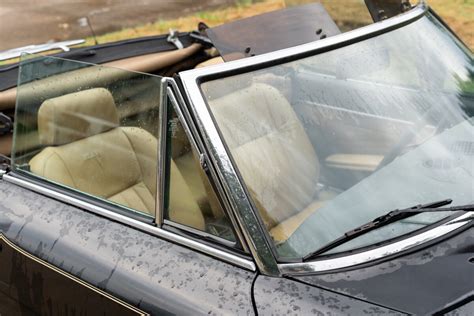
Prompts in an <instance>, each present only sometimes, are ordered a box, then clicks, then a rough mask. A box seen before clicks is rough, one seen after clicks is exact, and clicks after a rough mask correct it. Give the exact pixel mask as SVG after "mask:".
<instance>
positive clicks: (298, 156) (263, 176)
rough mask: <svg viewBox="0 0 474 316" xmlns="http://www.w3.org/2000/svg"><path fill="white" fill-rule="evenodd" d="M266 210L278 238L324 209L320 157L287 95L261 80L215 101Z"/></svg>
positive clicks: (245, 176)
mask: <svg viewBox="0 0 474 316" xmlns="http://www.w3.org/2000/svg"><path fill="white" fill-rule="evenodd" d="M210 105H211V110H212V113H213V114H214V116H215V118H216V120H217V122H218V124H219V127H220V129H221V132H222V133H223V135H224V138H225V139H226V141H227V145H228V146H229V147H230V150H231V153H232V156H233V158H234V159H235V161H236V163H237V165H238V167H239V170H240V172H241V174H242V176H243V179H244V181H245V183H246V185H247V187H248V188H249V190H250V192H251V194H252V196H253V198H254V200H255V202H256V204H257V207H258V208H259V211H260V214H261V215H262V218H263V220H264V222H265V224H266V226H267V228H268V229H269V230H270V234H271V235H272V237H273V238H274V239H275V240H276V241H277V242H280V241H284V240H286V239H287V238H288V237H289V236H290V235H291V234H292V233H293V232H294V230H295V229H296V228H298V226H299V225H300V224H301V223H302V222H303V221H304V220H305V219H306V218H307V217H308V216H309V215H311V214H312V212H314V211H315V210H317V208H319V207H320V206H321V205H322V203H321V201H320V199H319V198H318V197H317V187H318V186H317V184H318V179H319V168H320V166H319V161H318V157H317V156H316V153H315V151H314V148H313V146H312V144H311V142H310V141H309V139H308V136H307V135H306V132H305V131H304V129H303V126H302V124H301V123H300V121H299V119H298V117H297V116H296V114H295V112H294V111H293V109H292V107H291V105H290V104H289V103H288V101H287V99H286V98H285V97H284V96H283V95H282V94H281V93H280V92H279V91H278V90H277V89H275V88H273V87H271V86H269V85H266V84H259V83H255V84H252V85H251V86H249V87H248V88H245V89H243V90H240V91H237V92H235V93H231V94H229V95H227V96H224V97H221V98H219V99H215V100H212V101H210Z"/></svg>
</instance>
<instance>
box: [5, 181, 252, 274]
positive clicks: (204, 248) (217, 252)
mask: <svg viewBox="0 0 474 316" xmlns="http://www.w3.org/2000/svg"><path fill="white" fill-rule="evenodd" d="M3 180H5V181H7V182H10V183H12V184H15V185H18V186H21V187H23V188H26V189H29V190H32V191H35V192H37V193H40V194H43V195H46V196H48V197H51V198H54V199H56V200H59V201H61V202H64V203H67V204H71V205H74V206H77V207H80V208H82V209H85V210H87V211H90V212H92V213H94V214H97V215H100V216H103V217H106V218H109V219H111V220H114V221H116V222H119V223H122V224H125V225H129V226H131V227H134V228H137V229H139V230H141V231H143V232H146V233H149V234H150V235H153V236H157V237H160V238H163V239H166V240H168V241H170V242H175V243H178V244H180V245H183V246H186V247H189V248H191V249H193V250H197V251H200V252H202V253H204V254H207V255H210V256H213V257H216V258H218V259H221V260H223V261H225V262H227V263H231V264H234V265H236V266H239V267H241V268H244V269H247V270H250V271H256V270H257V269H256V266H255V264H254V263H253V262H252V261H251V260H248V259H244V258H242V257H239V256H237V255H234V254H231V253H228V252H225V251H223V250H221V249H217V248H214V247H211V246H208V245H205V244H202V243H200V242H197V241H195V240H192V239H188V238H186V237H183V236H180V235H177V234H174V233H172V232H169V231H166V230H164V229H161V228H158V227H155V226H152V225H149V224H146V223H143V222H140V221H137V220H134V219H132V218H129V217H127V216H124V215H121V214H118V213H115V212H112V211H109V210H106V209H104V208H101V207H98V206H96V205H93V204H91V203H88V202H85V201H82V200H79V199H76V198H73V197H71V196H69V195H67V194H64V193H61V192H57V191H53V190H50V189H48V188H45V187H42V186H40V185H37V184H34V183H31V182H28V181H25V180H22V179H18V178H15V177H13V176H11V175H9V174H8V173H7V174H4V175H3Z"/></svg>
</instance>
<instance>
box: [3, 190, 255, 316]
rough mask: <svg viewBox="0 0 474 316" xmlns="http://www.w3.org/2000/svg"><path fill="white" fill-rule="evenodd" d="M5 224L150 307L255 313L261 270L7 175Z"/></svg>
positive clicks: (38, 251)
mask: <svg viewBox="0 0 474 316" xmlns="http://www.w3.org/2000/svg"><path fill="white" fill-rule="evenodd" d="M0 229H1V231H2V232H3V233H4V235H5V236H6V237H7V238H8V239H9V240H10V241H11V242H13V243H14V244H16V245H17V246H19V247H21V248H22V249H24V250H25V251H27V252H29V253H31V254H33V255H34V256H36V257H38V258H41V259H43V260H45V261H47V262H49V263H51V264H53V265H55V266H57V267H59V268H60V269H62V270H64V271H66V272H68V273H70V274H72V275H74V276H76V277H78V278H80V279H82V280H84V281H86V282H88V283H90V284H91V285H93V286H96V287H98V288H99V289H101V290H104V291H106V292H108V293H110V294H112V295H114V296H116V297H117V298H120V299H123V300H124V301H126V302H128V303H130V304H132V305H134V306H137V307H138V308H140V309H143V310H144V311H146V312H149V313H153V314H154V313H160V314H167V313H170V314H190V313H192V314H208V313H210V314H235V313H245V314H253V307H252V302H251V285H252V281H253V278H254V275H255V273H253V272H250V271H246V270H244V269H240V268H238V267H235V266H233V265H230V264H226V263H223V262H221V261H219V260H215V259H214V258H211V257H209V256H206V255H203V254H200V253H197V252H195V251H192V250H189V249H187V248H184V247H182V246H178V245H176V244H173V243H171V242H168V241H165V240H163V239H160V238H156V237H154V236H151V235H148V234H146V233H143V232H140V231H137V230H136V229H133V228H131V227H128V226H126V225H122V224H119V223H116V222H113V221H111V220H108V219H105V218H101V217H99V216H97V215H94V214H91V213H88V212H85V211H83V210H81V209H78V208H75V207H73V206H69V205H67V204H64V203H61V202H58V201H55V200H53V199H50V198H47V197H44V196H41V195H38V194H36V193H34V192H32V191H29V190H26V189H23V188H20V187H18V186H16V185H13V184H9V183H7V182H5V181H0ZM229 298H232V299H229Z"/></svg>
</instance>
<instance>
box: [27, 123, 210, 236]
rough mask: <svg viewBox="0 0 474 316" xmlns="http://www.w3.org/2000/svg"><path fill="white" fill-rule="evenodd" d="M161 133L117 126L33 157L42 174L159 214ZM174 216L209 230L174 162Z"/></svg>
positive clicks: (36, 169)
mask: <svg viewBox="0 0 474 316" xmlns="http://www.w3.org/2000/svg"><path fill="white" fill-rule="evenodd" d="M157 150H158V144H157V140H156V138H155V137H154V136H153V135H151V134H150V133H148V132H147V131H145V130H143V129H140V128H136V127H121V128H115V129H113V130H110V131H108V132H105V133H102V134H99V135H95V136H91V137H88V138H85V139H81V140H78V141H75V142H72V143H70V144H66V145H62V146H57V147H47V148H45V149H44V150H43V151H42V152H41V153H39V154H38V155H36V156H35V157H34V158H33V159H32V160H31V161H30V168H31V171H32V172H33V173H35V174H37V175H39V176H42V177H44V178H47V179H49V180H52V181H55V182H58V183H60V184H63V185H66V186H69V187H72V188H74V189H77V190H79V191H82V192H86V193H88V194H91V195H94V196H97V197H100V198H104V199H109V200H111V201H113V202H116V203H119V204H122V205H125V206H127V207H130V208H132V209H134V210H138V211H141V212H144V213H148V214H151V215H154V214H155V203H156V201H155V200H156V176H157ZM171 168H172V170H173V171H172V176H171V188H170V190H173V191H174V192H176V193H175V194H173V196H174V197H176V200H175V201H173V203H172V204H170V205H173V208H172V209H170V218H171V220H173V221H176V222H178V223H181V224H183V225H188V226H191V227H194V228H197V229H202V230H204V227H205V225H204V219H203V216H202V214H201V211H200V209H199V206H198V205H197V203H195V202H194V198H193V195H192V193H191V191H190V190H189V188H188V187H187V184H186V182H185V181H184V179H183V177H182V175H181V173H180V172H179V170H178V168H176V165H175V164H174V162H173V161H172V164H171Z"/></svg>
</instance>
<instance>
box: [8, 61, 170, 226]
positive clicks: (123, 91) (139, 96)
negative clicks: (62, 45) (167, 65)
mask: <svg viewBox="0 0 474 316" xmlns="http://www.w3.org/2000/svg"><path fill="white" fill-rule="evenodd" d="M160 79H161V78H159V77H156V76H151V75H146V74H141V73H133V72H129V71H125V70H121V69H115V68H109V67H103V66H96V65H90V64H84V63H80V62H76V61H71V60H64V59H59V58H54V57H37V56H34V57H31V56H30V57H29V58H24V59H23V60H22V62H21V66H20V80H19V85H18V90H17V91H18V92H17V107H16V116H15V118H16V120H15V135H14V145H13V146H14V150H13V155H12V156H13V157H12V158H13V165H14V168H15V170H16V171H19V172H24V173H29V174H33V175H35V176H37V177H41V178H43V179H46V180H48V181H50V182H53V183H55V184H57V185H60V186H65V187H68V188H70V189H73V190H75V191H77V192H80V193H81V194H86V195H88V196H91V197H93V198H97V199H100V200H105V201H107V202H108V203H116V204H119V205H121V206H125V207H126V208H128V209H129V211H130V212H127V214H131V215H132V216H133V215H136V216H138V217H140V218H142V217H144V218H152V217H154V214H155V204H156V202H155V201H156V183H157V165H158V162H157V158H158V156H157V151H158V141H157V139H158V136H159V135H158V133H159V118H158V114H159V105H160V104H159V103H160V84H161V83H160Z"/></svg>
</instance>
